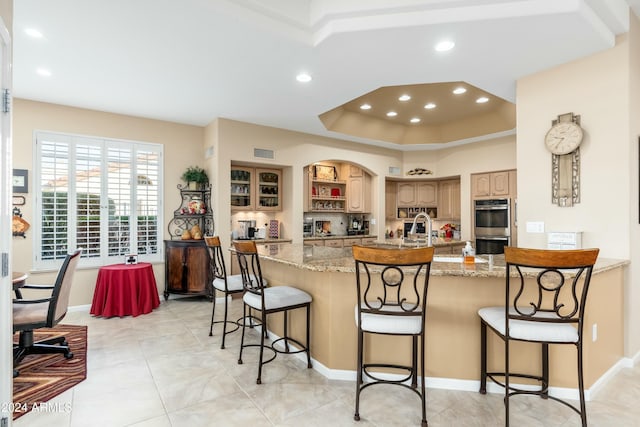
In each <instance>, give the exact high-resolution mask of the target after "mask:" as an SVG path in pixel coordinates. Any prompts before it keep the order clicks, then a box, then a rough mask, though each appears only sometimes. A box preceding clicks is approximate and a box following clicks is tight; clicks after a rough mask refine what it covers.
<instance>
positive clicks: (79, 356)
mask: <svg viewBox="0 0 640 427" xmlns="http://www.w3.org/2000/svg"><path fill="white" fill-rule="evenodd" d="M59 335H64V336H65V337H66V339H67V342H68V343H69V346H70V347H71V351H72V352H73V358H71V359H65V358H64V355H63V354H61V353H60V354H32V355H28V356H26V357H25V358H24V359H23V360H22V362H20V365H19V366H18V369H19V370H20V375H19V376H18V377H16V378H14V379H13V419H14V420H15V419H16V418H19V417H20V416H22V415H24V414H26V413H27V412H29V411H31V410H33V411H41V412H42V411H47V412H69V411H71V407H70V406H71V403H61V404H55V405H54V404H52V403H46V402H47V401H48V400H49V399H51V398H53V397H55V396H57V395H59V394H60V393H62V392H63V391H65V390H68V389H69V388H71V387H73V386H74V385H76V384H78V383H79V382H81V381H82V380H84V379H85V378H86V377H87V327H86V326H76V325H57V326H55V327H54V328H50V329H47V328H43V329H37V330H35V331H34V341H39V340H43V339H47V338H53V337H56V336H59ZM13 339H14V343H17V342H18V334H15V335H14V337H13Z"/></svg>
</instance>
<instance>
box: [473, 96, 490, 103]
mask: <svg viewBox="0 0 640 427" xmlns="http://www.w3.org/2000/svg"><path fill="white" fill-rule="evenodd" d="M476 102H477V103H478V104H484V103H485V102H489V98H487V97H486V96H481V97H480V98H478V99H476Z"/></svg>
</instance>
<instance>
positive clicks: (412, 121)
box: [409, 117, 420, 123]
mask: <svg viewBox="0 0 640 427" xmlns="http://www.w3.org/2000/svg"><path fill="white" fill-rule="evenodd" d="M409 121H410V122H411V123H420V119H419V118H417V117H414V118H412V119H411V120H409Z"/></svg>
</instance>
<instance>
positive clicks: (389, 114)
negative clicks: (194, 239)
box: [387, 111, 398, 117]
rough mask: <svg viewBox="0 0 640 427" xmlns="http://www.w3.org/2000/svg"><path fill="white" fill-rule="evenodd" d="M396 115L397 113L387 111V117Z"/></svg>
mask: <svg viewBox="0 0 640 427" xmlns="http://www.w3.org/2000/svg"><path fill="white" fill-rule="evenodd" d="M397 115H398V113H396V112H395V111H389V112H388V113H387V117H395V116H397Z"/></svg>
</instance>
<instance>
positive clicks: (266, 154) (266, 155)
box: [253, 148, 275, 159]
mask: <svg viewBox="0 0 640 427" xmlns="http://www.w3.org/2000/svg"><path fill="white" fill-rule="evenodd" d="M253 157H260V158H263V159H274V158H275V155H274V152H273V150H265V149H263V148H254V149H253Z"/></svg>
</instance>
